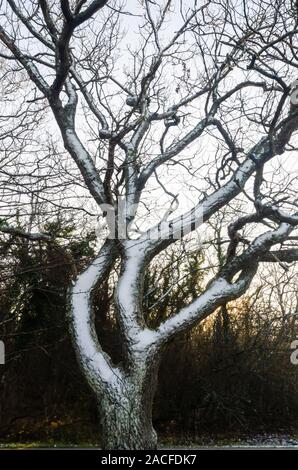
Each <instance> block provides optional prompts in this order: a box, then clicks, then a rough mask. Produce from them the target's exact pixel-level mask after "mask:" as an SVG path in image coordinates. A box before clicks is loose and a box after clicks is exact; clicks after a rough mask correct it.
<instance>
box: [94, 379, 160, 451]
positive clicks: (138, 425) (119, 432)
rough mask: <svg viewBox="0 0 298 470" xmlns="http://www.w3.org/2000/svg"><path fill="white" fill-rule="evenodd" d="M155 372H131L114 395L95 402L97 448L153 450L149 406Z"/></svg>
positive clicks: (154, 435) (154, 382) (108, 395)
mask: <svg viewBox="0 0 298 470" xmlns="http://www.w3.org/2000/svg"><path fill="white" fill-rule="evenodd" d="M155 385H156V373H155V372H154V373H150V374H149V371H148V373H147V374H146V379H145V380H144V377H143V373H142V371H140V372H139V373H134V374H133V376H130V377H127V378H125V379H124V381H123V383H122V385H121V387H120V389H119V390H118V391H116V392H112V393H105V394H104V395H103V396H101V397H100V400H99V414H100V419H101V445H102V448H103V449H134V450H138V449H139V450H140V449H148V450H149V449H156V446H157V435H156V432H155V431H154V429H153V425H152V405H153V398H154V393H155V388H156V387H155Z"/></svg>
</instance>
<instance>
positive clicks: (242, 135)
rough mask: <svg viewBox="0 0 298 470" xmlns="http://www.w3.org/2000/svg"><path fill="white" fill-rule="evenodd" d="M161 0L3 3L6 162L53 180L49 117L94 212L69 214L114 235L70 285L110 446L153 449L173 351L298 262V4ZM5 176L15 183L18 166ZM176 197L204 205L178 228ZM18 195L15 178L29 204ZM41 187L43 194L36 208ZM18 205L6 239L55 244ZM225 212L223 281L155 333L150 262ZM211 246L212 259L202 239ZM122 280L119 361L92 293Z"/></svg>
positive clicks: (117, 304) (76, 197)
mask: <svg viewBox="0 0 298 470" xmlns="http://www.w3.org/2000/svg"><path fill="white" fill-rule="evenodd" d="M159 3H160V4H159V5H158V4H157V2H151V1H149V0H145V1H143V2H137V3H136V5H135V6H134V9H133V11H129V8H131V6H130V4H129V2H120V1H118V0H114V1H112V0H111V1H108V0H89V1H88V0H87V1H70V0H59V1H58V0H55V1H53V2H48V1H47V0H38V1H37V0H36V1H32V2H25V4H24V3H23V2H20V1H18V0H3V1H1V12H2V14H1V26H0V40H1V42H2V45H3V48H2V50H1V57H2V60H3V63H4V64H5V65H4V68H3V70H4V73H3V75H2V78H1V80H2V87H3V89H6V90H7V91H6V95H5V100H6V106H7V108H8V109H9V112H7V114H6V115H5V116H2V121H3V124H4V130H3V133H2V137H1V139H2V140H1V142H2V146H3V154H4V156H7V155H14V156H15V157H16V155H17V156H18V158H19V162H20V163H19V165H20V166H22V165H23V166H24V165H26V155H25V154H24V145H26V146H27V149H28V150H27V151H30V150H31V151H32V153H35V154H36V155H38V158H37V163H36V165H38V162H39V159H40V158H42V161H44V159H46V161H47V164H48V165H49V167H50V168H53V155H52V153H55V152H50V154H49V152H46V151H45V150H44V146H45V145H46V142H48V141H49V140H47V139H49V137H48V135H47V139H46V135H45V134H46V133H45V128H44V122H45V121H44V120H45V119H48V120H49V123H50V124H48V125H47V126H48V128H47V131H48V133H49V134H50V135H51V138H50V142H51V145H52V146H54V143H53V142H52V140H53V139H54V137H55V139H56V141H55V145H56V146H57V149H58V152H62V149H61V143H62V144H63V146H64V148H65V152H66V153H65V155H66V158H67V157H69V158H70V159H71V160H72V161H73V162H74V163H75V165H76V167H77V169H78V170H79V172H80V179H79V180H78V179H75V178H74V177H73V176H72V178H71V184H69V187H70V189H69V188H68V191H71V187H73V188H76V192H75V194H73V193H71V196H70V195H69V193H67V190H66V188H65V183H64V184H63V181H62V182H61V183H60V187H61V188H63V191H64V194H66V195H67V197H68V198H69V200H70V201H72V202H73V201H75V202H77V203H79V202H80V201H82V199H83V202H82V203H81V204H80V207H73V206H71V203H70V205H69V206H68V209H67V208H66V209H67V210H71V213H73V212H75V211H76V210H78V211H79V210H83V209H84V210H85V211H87V212H88V211H89V214H91V215H90V223H93V222H92V221H94V214H95V213H96V210H98V213H100V217H99V218H100V219H101V220H104V219H106V220H107V225H108V228H109V230H110V233H106V236H105V237H103V234H104V233H105V231H104V230H101V231H99V230H98V233H99V235H100V237H99V238H101V239H102V243H101V246H100V247H99V248H98V254H97V256H96V258H95V259H94V260H93V261H92V262H91V263H90V265H89V266H88V267H87V268H86V269H85V270H84V271H83V272H81V273H80V274H79V275H78V276H77V277H75V279H74V281H73V283H72V285H71V286H70V288H69V304H70V309H69V319H70V323H71V334H72V339H73V344H74V347H75V350H76V353H77V356H78V360H79V364H80V366H81V369H82V371H83V374H84V375H85V377H86V379H87V381H88V382H89V384H90V386H91V388H92V390H93V391H94V394H95V397H96V400H97V402H98V407H99V412H100V418H101V428H102V438H103V446H104V447H105V448H115V449H126V448H129V449H140V448H147V449H151V448H155V447H156V443H157V438H156V434H155V432H154V430H153V427H152V419H151V414H152V402H153V398H154V391H155V385H156V378H157V373H158V368H159V362H160V359H161V356H162V353H163V351H164V350H165V347H166V345H167V344H168V343H169V342H170V341H171V340H173V339H175V338H176V337H177V335H178V334H180V333H183V332H186V331H188V330H190V329H191V328H192V327H193V326H194V325H197V324H198V323H199V322H200V321H202V320H203V319H204V318H206V317H207V316H208V315H210V314H211V313H212V312H214V310H215V309H217V308H218V307H220V306H222V305H225V304H226V303H227V302H229V301H230V300H233V299H236V298H238V297H240V296H241V295H242V294H243V293H244V292H246V291H247V289H248V288H249V285H250V283H251V281H252V280H253V278H254V277H255V274H256V272H257V269H258V265H259V263H261V262H263V261H265V262H278V263H289V262H292V261H297V259H298V249H297V246H296V247H295V242H296V238H295V233H294V231H295V228H296V227H297V224H298V215H297V213H296V211H295V209H296V201H295V197H293V195H294V194H295V179H294V178H293V177H292V176H293V172H294V160H293V158H291V153H290V152H291V151H293V150H295V147H294V145H295V132H296V131H297V130H298V110H297V102H296V98H295V92H296V88H297V84H296V83H294V85H293V86H292V83H293V82H294V80H295V78H296V68H297V66H298V59H297V55H296V54H297V50H296V49H297V46H296V43H297V24H298V23H297V21H298V15H297V6H296V2H293V1H291V0H287V1H285V2H284V1H283V2H281V1H280V0H273V1H271V2H264V1H258V0H257V1H250V0H243V1H242V2H236V1H233V0H232V1H230V0H219V1H211V0H206V2H205V3H204V4H200V5H198V2H197V1H196V0H193V1H190V0H189V1H187V2H183V4H182V2H180V1H178V0H177V1H171V0H167V1H164V2H159ZM130 25H132V28H130ZM125 27H127V29H128V30H129V29H133V28H134V29H137V33H136V34H134V33H133V32H132V31H130V30H129V31H128V32H127V31H126V32H125ZM122 54H126V55H125V60H123V58H122ZM24 74H26V75H24ZM24 77H25V78H24ZM28 80H29V82H28ZM20 83H21V84H22V86H21V87H20V86H19V84H20ZM32 84H33V88H32ZM13 85H15V86H13ZM50 112H51V116H53V118H54V119H53V120H50V117H49V116H50V114H49V113H50ZM43 113H44V114H43ZM57 129H58V130H59V133H60V134H59V135H60V138H59V139H57ZM33 136H35V140H33ZM59 140H60V144H59ZM33 141H34V144H35V142H36V141H37V142H40V145H41V149H42V151H41V153H42V157H41V155H40V153H39V152H38V149H36V144H35V145H34V147H33ZM28 142H29V144H28ZM199 145H200V146H201V147H200V148H199V147H198V146H199ZM57 149H56V150H55V151H57ZM206 157H207V158H206ZM10 161H11V160H10ZM275 162H276V163H275ZM7 165H8V168H9V170H8V173H9V175H10V178H15V179H17V172H18V168H19V165H16V166H15V168H14V170H12V169H11V168H10V166H9V163H7ZM177 169H179V171H178V170H177ZM5 171H7V170H5V167H4V170H3V174H4V175H5V174H6V173H5ZM13 171H14V172H13ZM69 171H70V173H71V172H72V171H73V168H71V170H68V172H69ZM291 172H292V174H291ZM173 173H174V175H175V180H174V181H175V182H174V183H172V184H170V179H171V177H172V176H173ZM67 174H69V173H67ZM71 174H72V173H71ZM181 176H182V178H181ZM43 177H45V176H43ZM183 178H187V185H184V186H183ZM30 184H31V186H30V188H31V189H30V190H31V191H33V192H34V184H33V188H32V181H31V180H30ZM82 186H84V188H85V189H87V190H88V192H89V195H91V197H92V201H93V202H90V198H87V197H86V192H84V188H83V187H82ZM178 186H180V187H181V191H182V190H183V189H185V187H186V188H187V191H188V192H189V194H192V195H194V197H195V198H196V201H197V202H196V203H195V204H194V205H193V206H192V207H191V206H190V207H189V209H188V210H186V209H187V207H188V206H189V204H188V205H187V204H186V203H184V204H180V206H181V207H182V210H181V209H180V213H179V214H178V215H177V216H176V217H173V216H172V213H173V212H174V211H175V210H176V213H178V212H177V211H178V207H177V206H178V204H177V202H178V201H179V197H178V195H177V194H176V193H177V187H178ZM22 188H23V187H22V183H21V182H20V181H18V182H17V188H16V189H17V191H19V193H18V194H22ZM158 188H159V189H158ZM46 190H47V187H46V185H44V187H42V188H41V189H40V188H38V196H39V197H41V195H42V194H43V193H46V194H48V193H47V191H46ZM17 191H16V192H17ZM174 191H175V192H176V193H174ZM29 193H30V191H29ZM8 195H9V197H10V201H11V204H10V205H9V204H8V207H5V210H4V209H3V215H2V217H3V219H2V222H1V231H2V232H3V234H6V236H12V237H14V238H18V237H25V238H27V239H29V240H31V242H32V243H35V242H36V240H38V241H43V242H44V243H51V234H49V233H44V232H41V231H40V230H39V228H38V229H37V231H34V229H33V227H32V224H31V226H30V225H29V229H30V230H28V231H26V230H21V229H19V228H17V227H16V225H15V220H16V217H20V215H19V213H18V212H17V213H16V211H13V208H14V207H15V206H14V204H15V195H13V196H12V197H11V195H12V190H11V186H9V187H8ZM155 195H156V197H155ZM83 196H84V197H83ZM5 197H7V194H5ZM159 198H161V203H159V202H158V200H159ZM162 198H163V199H162ZM180 200H182V202H183V198H180ZM184 201H185V199H184ZM47 202H48V204H51V200H50V197H48V196H47ZM165 203H168V210H167V211H166V214H164V209H163V208H164V205H165ZM239 204H240V205H239ZM94 207H96V209H95V210H94ZM239 207H240V209H239ZM90 208H92V210H91V209H90ZM223 208H229V209H230V212H231V217H232V222H231V223H227V225H226V232H227V234H228V237H229V240H230V241H229V244H228V248H227V250H226V252H224V253H223V255H222V256H223V258H222V262H221V263H220V266H219V267H218V270H217V272H216V273H215V274H213V275H212V276H211V271H210V279H209V282H208V283H207V284H206V286H205V290H204V292H202V293H201V294H200V295H199V296H198V297H195V298H194V299H192V300H190V302H189V304H187V305H185V306H184V307H183V308H181V309H180V310H179V311H177V312H175V314H174V315H172V316H171V317H169V318H166V319H165V320H164V321H162V323H160V324H159V325H158V326H157V327H156V329H154V330H153V329H150V328H149V327H148V326H147V324H146V321H145V318H144V312H143V305H142V300H143V284H144V276H145V273H146V270H148V269H150V262H152V260H153V259H158V258H156V257H157V256H158V255H160V254H161V253H162V252H163V251H164V250H166V249H167V248H168V247H169V246H170V245H172V244H173V243H174V242H176V241H177V239H181V238H182V239H187V235H188V234H189V233H190V232H194V231H195V230H197V229H199V230H200V227H202V226H203V224H205V223H206V222H207V221H208V220H209V219H211V218H212V217H217V216H218V214H219V213H220V211H221V210H222V209H223ZM183 209H184V211H183ZM92 211H93V212H92ZM29 215H30V214H29ZM95 215H96V214H95ZM22 216H23V218H24V219H25V220H26V217H27V218H28V214H25V215H24V214H23V215H22ZM140 226H142V227H143V231H141V230H140V228H139V227H140ZM144 227H145V228H144ZM248 228H249V230H248ZM77 229H78V230H80V225H79V224H78V226H77ZM244 232H248V234H246V233H244ZM205 235H206V234H204V233H203V234H202V237H203V238H204V236H205ZM103 238H104V239H103ZM202 247H203V248H204V247H205V248H206V250H205V251H207V252H208V243H207V244H206V245H204V240H202ZM204 256H205V255H204ZM206 259H208V257H206ZM111 276H112V277H113V279H114V281H115V282H116V289H115V296H114V305H113V306H112V307H111V309H112V313H113V315H114V316H115V318H116V320H117V324H118V327H119V333H120V336H121V344H122V351H121V361H120V362H118V363H117V364H115V363H114V362H113V361H112V358H111V357H110V356H109V354H108V353H107V352H106V351H104V350H103V348H102V346H101V344H100V341H99V340H98V337H97V335H96V333H95V327H94V315H93V310H95V309H94V305H93V292H94V290H95V288H96V286H98V285H100V284H105V283H106V282H107V280H108V279H109V278H110V277H111ZM94 300H95V299H94Z"/></svg>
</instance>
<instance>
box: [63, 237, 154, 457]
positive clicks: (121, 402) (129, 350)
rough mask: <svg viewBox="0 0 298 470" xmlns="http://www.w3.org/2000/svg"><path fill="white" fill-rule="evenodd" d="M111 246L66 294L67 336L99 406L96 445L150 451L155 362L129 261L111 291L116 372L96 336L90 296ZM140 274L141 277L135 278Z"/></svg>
mask: <svg viewBox="0 0 298 470" xmlns="http://www.w3.org/2000/svg"><path fill="white" fill-rule="evenodd" d="M112 261H113V244H112V243H111V242H107V243H106V245H104V246H103V247H102V249H101V251H100V254H99V256H98V257H97V258H96V259H95V260H94V261H93V262H92V263H91V264H90V265H89V267H88V268H87V269H86V270H85V271H84V272H83V273H81V274H80V275H79V276H78V277H77V279H76V280H75V282H74V283H73V285H72V286H71V289H70V321H71V333H72V340H73V343H74V347H75V350H76V354H77V357H78V360H79V363H80V366H81V369H82V371H83V374H84V375H85V377H86V379H87V381H88V383H89V385H90V386H91V388H92V390H93V393H94V395H95V397H96V401H97V403H98V409H99V415H100V421H101V433H100V439H101V445H102V447H103V448H105V449H155V448H156V445H157V436H156V433H155V431H154V429H153V426H152V405H153V399H154V393H155V389H156V383H157V374H158V367H159V362H160V355H161V352H160V348H158V347H156V345H155V336H154V335H155V333H154V332H152V331H151V330H148V329H147V328H146V327H144V325H140V321H139V318H140V317H139V315H140V313H139V309H140V295H141V289H140V290H138V286H139V284H140V282H139V277H140V275H141V274H142V273H141V269H140V266H141V264H140V263H134V259H133V257H132V256H130V257H127V258H126V259H125V263H124V264H125V266H124V268H123V272H122V274H121V276H120V280H119V282H118V287H117V289H116V299H115V300H116V306H117V313H118V319H119V323H120V330H121V336H122V340H123V349H124V354H123V358H122V361H121V364H119V365H118V366H115V365H114V364H113V363H112V360H111V358H110V357H109V355H108V354H107V353H106V352H105V351H103V350H102V348H101V345H100V343H99V341H98V337H97V334H96V331H95V324H94V316H93V308H92V292H93V290H94V288H95V286H96V285H98V283H100V282H101V281H102V279H104V277H105V276H106V275H107V274H108V272H109V269H110V266H111V263H112ZM140 273H141V274H140Z"/></svg>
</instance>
